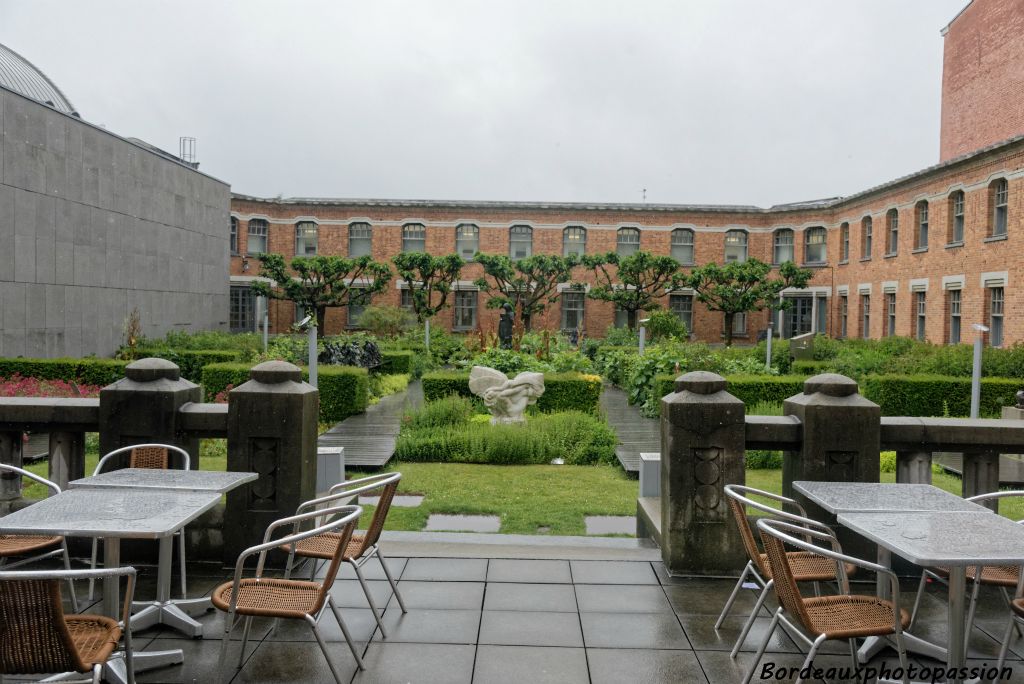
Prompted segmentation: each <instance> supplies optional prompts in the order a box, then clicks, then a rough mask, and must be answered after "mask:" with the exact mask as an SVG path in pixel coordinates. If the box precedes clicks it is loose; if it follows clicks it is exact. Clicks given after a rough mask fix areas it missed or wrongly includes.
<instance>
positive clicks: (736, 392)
mask: <svg viewBox="0 0 1024 684" xmlns="http://www.w3.org/2000/svg"><path fill="white" fill-rule="evenodd" d="M806 379H807V378H805V377H803V376H801V375H733V376H730V377H728V378H726V380H728V381H729V388H728V389H729V392H730V393H731V394H732V395H733V396H734V397H736V398H737V399H741V400H742V401H743V403H744V404H746V406H747V408H750V407H751V406H753V405H754V404H756V403H758V402H759V401H764V402H768V403H771V404H781V403H782V402H783V401H785V400H786V399H789V398H790V397H791V396H793V395H794V394H802V393H803V391H804V380H806ZM675 380H676V376H675V375H659V376H657V377H656V378H655V380H654V381H655V383H656V384H655V388H656V389H657V392H658V394H657V395H656V396H659V397H663V396H665V395H666V394H669V393H670V392H673V391H674V389H673V387H674V385H675Z"/></svg>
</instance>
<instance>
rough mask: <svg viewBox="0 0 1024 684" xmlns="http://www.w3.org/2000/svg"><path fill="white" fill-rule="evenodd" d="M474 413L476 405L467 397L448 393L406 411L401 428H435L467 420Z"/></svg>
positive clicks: (458, 423) (459, 423)
mask: <svg viewBox="0 0 1024 684" xmlns="http://www.w3.org/2000/svg"><path fill="white" fill-rule="evenodd" d="M474 413H476V405H475V404H474V403H473V400H471V399H469V398H468V397H463V396H459V395H455V394H452V395H449V396H447V397H441V398H440V399H436V400H434V401H428V402H426V403H424V404H423V406H422V407H420V408H418V409H415V410H412V411H406V413H405V415H404V416H403V417H402V426H403V429H404V428H406V427H408V428H410V429H422V428H436V427H447V426H449V425H461V424H463V423H467V422H469V419H470V418H472V417H473V414H474Z"/></svg>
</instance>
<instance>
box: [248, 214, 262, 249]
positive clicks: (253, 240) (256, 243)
mask: <svg viewBox="0 0 1024 684" xmlns="http://www.w3.org/2000/svg"><path fill="white" fill-rule="evenodd" d="M266 251H267V222H266V221H264V220H263V219H252V220H251V221H249V240H248V245H247V247H246V252H247V253H249V254H265V253H266Z"/></svg>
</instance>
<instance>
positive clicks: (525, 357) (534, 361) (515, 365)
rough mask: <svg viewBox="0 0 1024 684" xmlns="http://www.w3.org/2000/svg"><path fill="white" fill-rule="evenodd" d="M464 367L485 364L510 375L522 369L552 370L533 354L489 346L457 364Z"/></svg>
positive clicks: (520, 371)
mask: <svg viewBox="0 0 1024 684" xmlns="http://www.w3.org/2000/svg"><path fill="white" fill-rule="evenodd" d="M459 365H460V366H463V367H465V368H467V369H468V368H472V367H473V366H487V367H488V368H493V369H495V370H499V371H501V372H502V373H504V374H505V375H507V376H509V377H512V376H513V375H516V374H518V373H522V372H524V371H536V372H538V373H547V372H550V371H552V370H554V368H553V366H552V365H551V364H550V363H547V362H546V361H541V360H540V359H538V358H537V357H535V356H531V355H529V354H525V353H523V352H518V351H515V350H514V349H501V348H500V347H491V348H490V349H488V350H487V351H485V352H482V353H480V354H477V355H476V356H474V357H473V358H472V359H469V360H467V361H463V362H461V363H460V364H459Z"/></svg>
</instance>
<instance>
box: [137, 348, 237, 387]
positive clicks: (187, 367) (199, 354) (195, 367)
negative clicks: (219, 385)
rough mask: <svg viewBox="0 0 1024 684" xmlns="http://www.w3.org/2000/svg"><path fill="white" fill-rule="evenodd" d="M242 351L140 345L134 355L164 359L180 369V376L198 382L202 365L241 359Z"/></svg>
mask: <svg viewBox="0 0 1024 684" xmlns="http://www.w3.org/2000/svg"><path fill="white" fill-rule="evenodd" d="M243 355H244V352H242V351H238V350H230V349H169V348H166V347H140V348H139V349H138V350H137V351H136V356H137V357H138V358H140V359H142V358H155V359H166V360H168V361H170V362H172V363H174V364H176V365H177V366H178V368H180V369H181V377H183V378H185V379H186V380H191V381H192V382H195V383H200V382H202V380H203V366H208V365H210V364H211V363H232V362H235V361H241V360H242V356H243Z"/></svg>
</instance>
